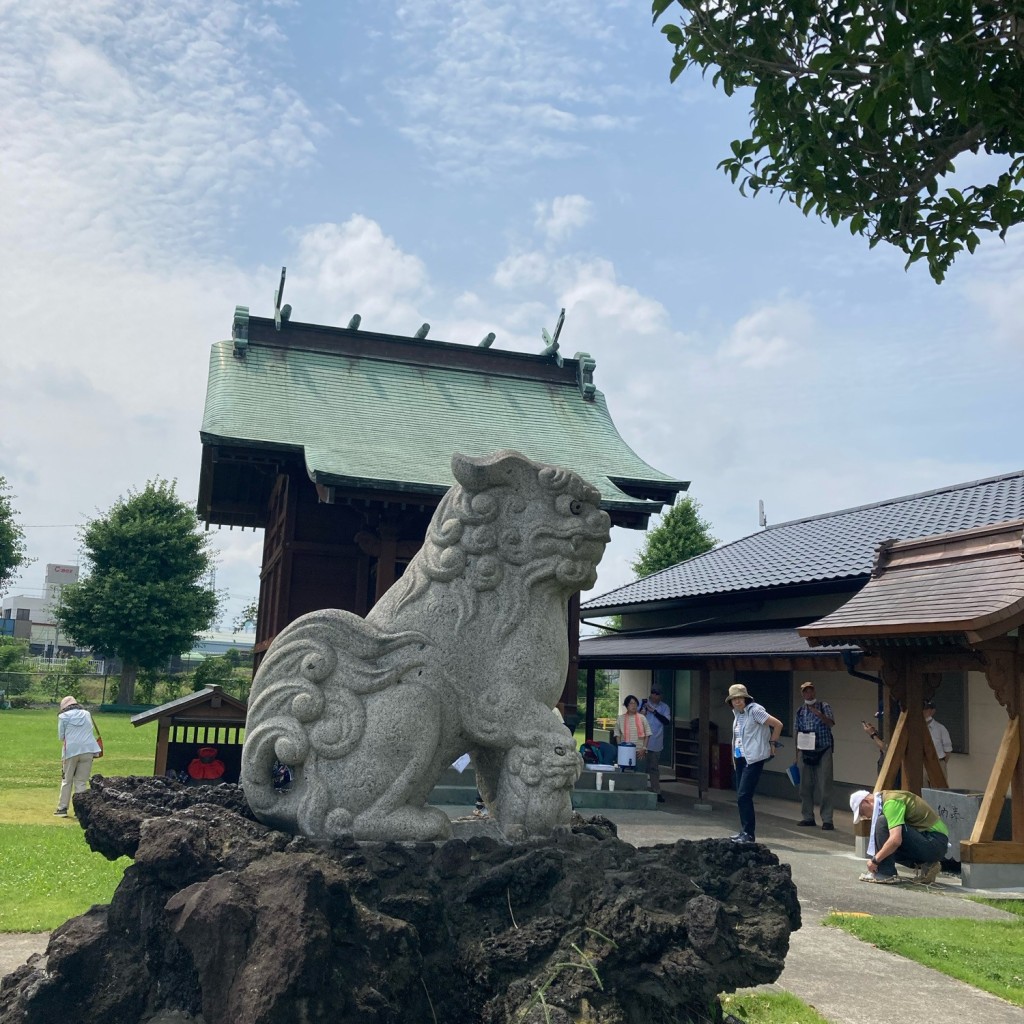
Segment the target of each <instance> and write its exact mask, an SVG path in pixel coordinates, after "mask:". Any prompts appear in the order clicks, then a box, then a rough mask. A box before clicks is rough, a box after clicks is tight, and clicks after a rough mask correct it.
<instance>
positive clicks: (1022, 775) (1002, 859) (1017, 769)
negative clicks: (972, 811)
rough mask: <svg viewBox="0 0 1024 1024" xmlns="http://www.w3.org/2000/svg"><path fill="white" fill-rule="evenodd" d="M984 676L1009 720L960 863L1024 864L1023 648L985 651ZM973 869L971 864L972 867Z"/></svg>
mask: <svg viewBox="0 0 1024 1024" xmlns="http://www.w3.org/2000/svg"><path fill="white" fill-rule="evenodd" d="M984 658H985V676H986V678H987V679H988V684H989V686H990V687H991V688H992V690H993V691H994V693H995V695H996V699H997V700H998V701H999V703H1000V704H1002V705H1003V707H1004V708H1006V712H1007V714H1008V715H1009V719H1008V721H1007V723H1006V729H1005V730H1004V732H1003V738H1002V740H1001V742H1000V744H999V749H998V750H997V751H996V756H995V761H994V762H993V764H992V772H991V774H990V775H989V780H988V785H987V786H986V787H985V796H984V797H983V798H982V802H981V808H980V810H979V811H978V817H977V820H976V821H975V823H974V831H973V832H972V833H971V838H970V839H967V840H964V841H963V842H962V843H961V844H960V860H961V863H962V864H965V865H971V866H972V868H973V867H974V865H996V864H1015V865H1016V864H1024V714H1022V711H1024V653H1022V651H1021V641H1020V639H1019V638H1018V639H1017V640H1016V650H1012V649H1010V650H1007V649H1003V650H985V651H984ZM1007 789H1009V790H1010V807H1011V813H1012V826H1011V838H1010V841H1009V842H997V841H996V840H995V834H996V825H997V824H998V822H999V816H1000V814H1001V812H1002V810H1003V802H1004V800H1005V798H1006V791H1007ZM969 870H970V869H969Z"/></svg>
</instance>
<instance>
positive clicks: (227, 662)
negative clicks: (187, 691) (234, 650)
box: [192, 655, 236, 690]
mask: <svg viewBox="0 0 1024 1024" xmlns="http://www.w3.org/2000/svg"><path fill="white" fill-rule="evenodd" d="M235 663H236V662H235V660H234V659H232V658H229V657H227V655H223V656H221V657H219V658H205V659H204V660H203V661H201V662H200V663H199V664H198V665H197V666H196V670H195V672H194V673H193V675H192V689H193V690H202V689H204V688H205V687H207V686H220V687H223V688H224V689H227V687H228V685H229V684H230V682H231V676H232V673H233V672H234V667H235Z"/></svg>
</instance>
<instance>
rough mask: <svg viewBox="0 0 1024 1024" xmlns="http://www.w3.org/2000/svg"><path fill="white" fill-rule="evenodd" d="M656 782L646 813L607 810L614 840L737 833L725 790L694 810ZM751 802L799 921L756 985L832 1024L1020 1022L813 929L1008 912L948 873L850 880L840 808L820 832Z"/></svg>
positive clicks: (846, 822)
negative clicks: (844, 922)
mask: <svg viewBox="0 0 1024 1024" xmlns="http://www.w3.org/2000/svg"><path fill="white" fill-rule="evenodd" d="M663 788H664V790H665V792H666V794H667V797H668V799H667V802H666V803H665V804H662V805H661V807H660V809H659V810H658V811H656V812H654V813H653V814H652V813H651V812H643V811H611V812H607V816H608V817H609V818H611V819H612V820H613V821H615V823H616V824H617V825H618V826H619V835H620V836H621V837H622V838H623V839H625V840H627V841H628V842H631V843H633V844H634V845H636V846H647V845H650V844H652V843H662V842H675V840H677V839H698V838H704V837H710V838H712V839H714V838H724V837H726V836H730V835H733V834H734V833H735V832H737V831H738V830H739V822H738V818H737V815H736V805H735V800H734V797H733V794H732V793H727V792H716V793H712V794H711V796H710V799H709V801H708V802H709V803H711V805H712V808H713V809H712V810H711V811H696V810H694V809H693V806H694V803H695V793H694V791H693V790H692V789H690V788H689V787H683V786H678V787H677V786H672V785H667V786H664V787H663ZM756 806H757V830H758V840H759V842H762V843H764V844H765V845H766V846H768V847H769V848H770V849H771V850H772V851H773V852H774V853H775V854H776V856H778V858H779V859H780V860H781V861H783V862H784V863H788V864H789V865H790V867H791V869H792V872H793V880H794V881H795V882H796V885H797V892H798V896H799V899H800V909H801V914H802V918H803V927H802V928H801V929H800V930H799V931H797V932H794V933H793V935H792V937H791V939H790V949H789V955H788V956H787V957H786V967H785V970H784V971H783V972H782V976H781V977H780V978H779V980H778V982H777V983H776V984H775V985H768V986H763V990H766V991H772V990H775V991H779V990H785V991H787V992H791V993H792V994H793V995H795V996H797V997H798V998H800V999H802V1000H803V1001H804V1002H805V1003H808V1004H809V1005H810V1006H813V1007H814V1008H815V1009H816V1010H817V1011H818V1013H820V1014H821V1015H822V1016H823V1017H824V1018H825V1019H826V1020H828V1021H830V1022H831V1024H892V1021H893V1020H899V1021H901V1022H902V1024H931V1022H933V1021H935V1020H937V1019H943V1020H954V1021H960V1020H963V1021H985V1024H1024V1008H1021V1007H1017V1006H1013V1005H1012V1004H1010V1003H1007V1002H1005V1001H1004V1000H1002V999H999V998H997V997H996V996H992V995H989V994H988V993H986V992H982V991H980V990H979V989H975V988H972V987H971V986H970V985H965V984H964V983H963V982H960V981H956V980H955V979H953V978H950V977H947V976H946V975H945V974H940V973H939V972H938V971H934V970H932V969H930V968H928V967H922V966H921V965H920V964H917V963H914V962H913V961H911V960H905V959H904V958H903V957H899V956H895V955H893V954H891V953H886V952H884V951H883V950H880V949H877V948H876V947H874V946H871V945H869V944H868V943H866V942H861V941H860V940H858V939H855V938H854V937H853V936H851V935H848V934H847V933H846V932H844V931H842V930H840V929H838V928H825V927H822V925H821V921H822V919H823V918H824V917H825V916H826V915H827V914H829V913H831V912H832V911H839V912H843V911H846V912H853V913H868V914H899V915H902V916H905V917H959V918H974V919H983V920H984V919H988V920H996V919H998V920H1005V919H1007V918H1009V917H1010V916H1011V915H1008V914H1004V913H1003V912H1002V911H999V910H995V909H994V908H992V907H988V906H985V905H984V904H980V903H975V902H973V901H971V900H968V899H966V897H965V894H964V893H963V892H962V890H961V889H960V879H959V877H954V876H951V875H940V876H939V881H938V882H937V883H936V884H935V885H934V886H919V885H901V886H876V885H867V884H866V883H864V882H860V881H858V880H857V878H858V876H859V875H860V874H861V872H862V871H863V870H864V861H863V860H862V859H861V858H859V857H856V856H855V855H854V840H853V826H852V821H851V817H850V814H849V812H848V811H847V812H845V813H843V814H841V815H840V814H838V813H837V815H836V830H835V831H834V832H823V831H822V830H821V829H820V828H813V829H812V828H800V827H798V826H797V824H796V822H797V819H798V818H799V816H800V815H799V806H798V805H797V804H795V803H790V802H788V801H784V800H770V799H762V798H757V800H756ZM901 870H904V869H901ZM990 895H1002V896H1005V895H1007V894H1006V893H999V894H997V893H992V894H990Z"/></svg>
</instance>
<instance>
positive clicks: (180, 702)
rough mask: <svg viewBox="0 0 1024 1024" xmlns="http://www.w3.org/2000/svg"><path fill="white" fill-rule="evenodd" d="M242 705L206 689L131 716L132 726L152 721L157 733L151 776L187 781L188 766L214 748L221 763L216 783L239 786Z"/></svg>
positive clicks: (216, 689)
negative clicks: (164, 776) (173, 776)
mask: <svg viewBox="0 0 1024 1024" xmlns="http://www.w3.org/2000/svg"><path fill="white" fill-rule="evenodd" d="M246 707H247V705H246V703H245V701H241V700H238V698H237V697H232V696H231V695H230V694H227V693H225V692H224V691H223V690H222V689H221V688H220V687H219V686H207V687H206V688H205V689H202V690H197V691H196V692H195V693H190V694H188V695H187V696H185V697H179V698H178V699H177V700H172V701H169V702H168V703H166V704H161V705H160V706H159V707H156V708H153V709H152V710H150V711H143V712H142V713H141V714H138V715H132V725H135V726H139V725H145V724H146V723H147V722H152V721H153V720H154V719H156V720H157V722H158V723H159V725H158V727H157V733H156V757H155V759H154V761H153V774H154V775H167V774H168V773H169V772H173V773H174V775H175V777H176V778H179V777H181V776H182V775H183V774H184V775H185V776H186V777H187V773H188V766H189V764H190V763H191V762H192V761H193V760H194V759H195V758H197V757H198V756H199V751H200V749H201V748H203V747H215V748H216V750H217V755H216V756H217V758H218V759H219V760H220V761H222V762H223V763H224V774H223V775H222V776H220V777H219V778H218V779H217V781H218V782H238V777H239V774H240V772H241V768H242V742H243V740H244V739H245V713H246Z"/></svg>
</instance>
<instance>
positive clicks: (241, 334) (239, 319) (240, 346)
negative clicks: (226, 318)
mask: <svg viewBox="0 0 1024 1024" xmlns="http://www.w3.org/2000/svg"><path fill="white" fill-rule="evenodd" d="M231 340H232V341H233V342H234V343H235V349H234V352H235V356H236V358H238V359H241V358H242V357H243V356H244V355H245V351H246V349H247V348H248V347H249V307H248V306H235V317H234V319H233V320H232V321H231Z"/></svg>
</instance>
